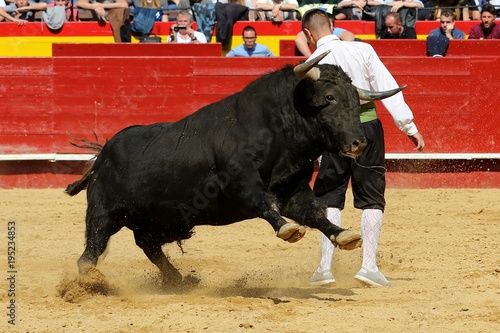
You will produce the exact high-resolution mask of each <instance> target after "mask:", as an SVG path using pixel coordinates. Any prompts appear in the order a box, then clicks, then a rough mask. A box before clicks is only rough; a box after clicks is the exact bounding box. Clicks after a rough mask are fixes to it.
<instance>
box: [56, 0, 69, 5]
mask: <svg viewBox="0 0 500 333" xmlns="http://www.w3.org/2000/svg"><path fill="white" fill-rule="evenodd" d="M67 4H68V0H54V6H66V5H67Z"/></svg>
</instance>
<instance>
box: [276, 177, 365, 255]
mask: <svg viewBox="0 0 500 333" xmlns="http://www.w3.org/2000/svg"><path fill="white" fill-rule="evenodd" d="M282 214H283V215H284V216H286V217H289V218H291V219H293V220H294V221H297V222H298V223H300V224H302V225H306V226H308V227H311V228H316V229H318V230H319V231H321V232H322V233H323V234H324V235H325V236H326V237H328V239H330V240H331V241H332V243H333V244H334V245H336V246H338V247H339V248H340V249H343V250H352V249H355V248H358V247H361V244H362V240H361V235H360V234H359V233H357V232H355V231H352V230H350V229H343V228H341V227H338V226H336V225H334V224H333V223H331V222H330V221H329V220H328V219H327V218H326V212H325V209H324V208H323V207H321V205H320V204H319V202H318V201H317V200H316V198H315V197H314V192H313V191H312V190H311V188H310V187H309V186H304V187H303V188H302V189H301V190H300V191H299V192H297V194H295V195H294V196H293V197H292V198H290V199H289V200H288V201H287V202H286V203H285V204H284V205H283V208H282Z"/></svg>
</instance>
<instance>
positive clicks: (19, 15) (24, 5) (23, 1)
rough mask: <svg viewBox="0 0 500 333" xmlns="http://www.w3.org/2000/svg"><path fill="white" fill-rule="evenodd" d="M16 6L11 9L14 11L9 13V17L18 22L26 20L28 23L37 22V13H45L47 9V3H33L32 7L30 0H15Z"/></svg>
mask: <svg viewBox="0 0 500 333" xmlns="http://www.w3.org/2000/svg"><path fill="white" fill-rule="evenodd" d="M14 4H15V6H14V7H10V8H12V9H14V10H13V11H12V12H9V15H11V16H12V17H14V18H16V19H18V20H26V21H28V22H33V21H34V20H35V11H44V10H45V9H47V4H46V3H45V2H38V3H33V4H32V5H30V2H29V0H15V2H14Z"/></svg>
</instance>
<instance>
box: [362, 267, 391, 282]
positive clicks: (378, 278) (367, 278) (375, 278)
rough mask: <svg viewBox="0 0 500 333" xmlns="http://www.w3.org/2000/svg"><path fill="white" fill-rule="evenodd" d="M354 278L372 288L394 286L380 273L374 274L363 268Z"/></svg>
mask: <svg viewBox="0 0 500 333" xmlns="http://www.w3.org/2000/svg"><path fill="white" fill-rule="evenodd" d="M354 278H355V279H356V280H358V281H361V282H364V283H366V284H369V285H371V286H376V287H392V284H391V283H390V282H389V281H388V280H387V279H386V278H385V276H384V274H382V273H381V272H380V271H376V272H372V271H370V270H368V269H366V268H361V269H360V270H359V272H357V273H356V275H355V276H354Z"/></svg>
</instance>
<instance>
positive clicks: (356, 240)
mask: <svg viewBox="0 0 500 333" xmlns="http://www.w3.org/2000/svg"><path fill="white" fill-rule="evenodd" d="M330 240H331V241H332V243H333V244H334V245H336V246H338V247H339V249H341V250H354V249H356V248H358V247H361V245H362V244H363V240H362V239H361V235H360V234H358V233H357V232H354V231H352V230H344V231H342V232H341V233H340V234H338V235H337V237H335V236H331V237H330Z"/></svg>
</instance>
